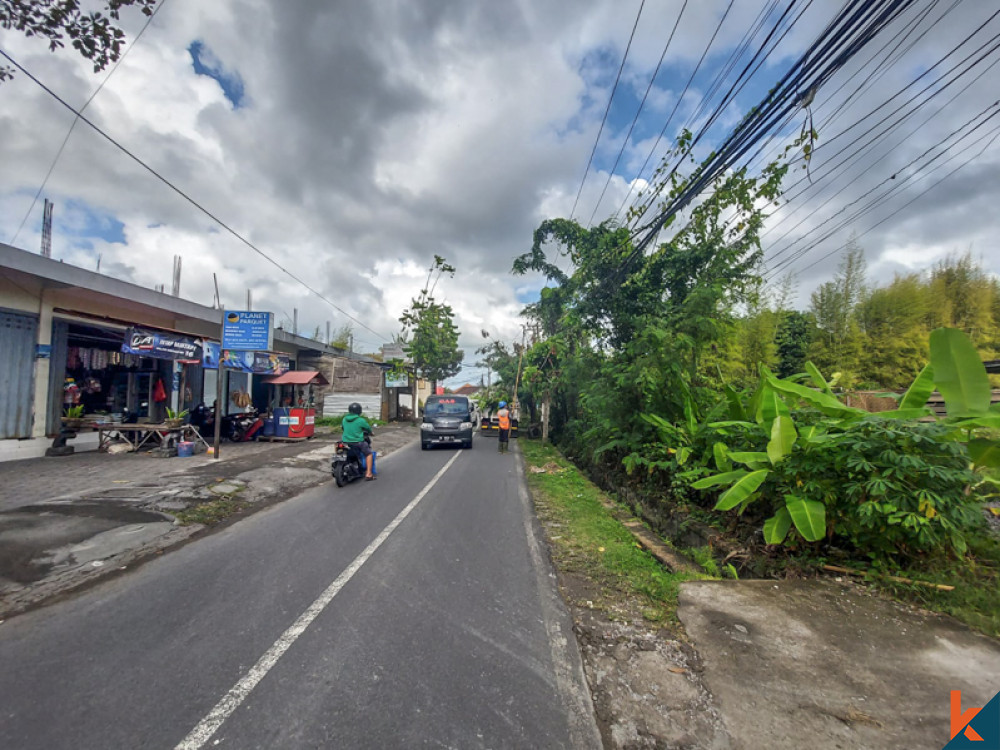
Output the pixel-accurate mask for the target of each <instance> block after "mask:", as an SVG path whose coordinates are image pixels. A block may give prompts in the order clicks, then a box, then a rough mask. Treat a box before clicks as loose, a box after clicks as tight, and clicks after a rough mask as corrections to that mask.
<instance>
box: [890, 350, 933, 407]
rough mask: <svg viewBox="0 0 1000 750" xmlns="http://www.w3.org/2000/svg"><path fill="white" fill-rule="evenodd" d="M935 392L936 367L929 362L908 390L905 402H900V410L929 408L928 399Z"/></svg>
mask: <svg viewBox="0 0 1000 750" xmlns="http://www.w3.org/2000/svg"><path fill="white" fill-rule="evenodd" d="M933 392H934V367H933V366H932V365H931V363H930V362H928V363H927V364H926V365H924V369H922V370H921V371H920V374H918V375H917V377H916V379H915V380H914V381H913V382H912V383H910V387H909V388H907V389H906V393H905V394H904V395H903V400H902V401H900V402H899V408H900V409H919V408H924V407H926V406H927V399H929V398H930V397H931V394H932V393H933Z"/></svg>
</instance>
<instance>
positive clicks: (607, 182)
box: [587, 0, 688, 225]
mask: <svg viewBox="0 0 1000 750" xmlns="http://www.w3.org/2000/svg"><path fill="white" fill-rule="evenodd" d="M687 4H688V0H684V5H682V6H681V12H680V13H678V14H677V20H676V21H675V22H674V28H673V29H671V30H670V36H669V37H668V38H667V43H666V44H665V45H664V46H663V52H662V54H661V55H660V60H659V62H658V63H656V68H655V70H653V75H652V76H651V77H650V79H649V85H648V86H647V87H646V93H644V94H643V95H642V101H641V102H639V109H637V110H636V113H635V117H633V118H632V124H631V125H629V128H628V133H626V134H625V140H624V141H622V147H621V149H619V151H618V156H616V157H615V163H614V166H612V167H611V170H610V171H609V172H608V179H607V180H605V182H604V187H603V188H602V189H601V195H600V197H599V198H598V199H597V203H596V204H595V205H594V210H593V211H592V212H591V214H590V218H589V219H588V220H587V224H588V225H590V224H593V223H594V216H596V215H597V209H598V208H600V207H601V201H603V200H604V194H605V193H606V192H607V191H608V185H610V184H611V178H612V177H613V176H614V174H615V170H616V169H618V163H619V162H620V161H621V158H622V154H624V153H625V147H626V146H628V139H629V138H631V137H632V130H633V129H634V128H635V124H636V123H637V122H638V121H639V115H641V114H642V108H643V107H645V106H646V98H647V97H648V96H649V92H650V90H651V89H652V88H653V84H654V83H656V76H657V74H658V73H659V72H660V67H661V66H662V65H663V59H664V58H665V57H666V56H667V50H668V49H670V43H671V42H672V41H673V40H674V34H676V33H677V27H678V26H680V23H681V18H683V17H684V10H685V9H686V8H687Z"/></svg>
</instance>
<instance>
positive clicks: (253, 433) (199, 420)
mask: <svg viewBox="0 0 1000 750" xmlns="http://www.w3.org/2000/svg"><path fill="white" fill-rule="evenodd" d="M191 424H192V425H194V426H195V427H196V428H198V432H200V433H201V435H202V437H204V438H206V439H209V438H210V437H211V436H212V435H213V434H214V432H215V410H214V409H213V408H211V407H208V406H205V404H198V406H196V407H195V408H194V409H193V410H192V411H191ZM263 427H264V420H263V419H261V417H260V412H258V411H257V410H256V409H254V408H250V409H248V410H247V411H245V412H242V413H239V414H227V415H225V416H223V417H222V424H221V425H220V426H219V434H220V436H221V437H222V438H223V439H224V440H229V441H230V442H233V443H245V442H247V441H249V440H256V439H257V438H258V437H259V436H260V431H261V430H262V429H263Z"/></svg>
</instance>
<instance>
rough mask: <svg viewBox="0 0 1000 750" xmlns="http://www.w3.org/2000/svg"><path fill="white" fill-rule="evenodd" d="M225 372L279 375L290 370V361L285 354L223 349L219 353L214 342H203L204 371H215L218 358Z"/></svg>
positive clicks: (217, 345)
mask: <svg viewBox="0 0 1000 750" xmlns="http://www.w3.org/2000/svg"><path fill="white" fill-rule="evenodd" d="M220 356H221V358H222V366H223V367H224V368H225V369H227V370H236V371H237V372H249V373H252V374H254V375H281V373H283V372H288V370H289V369H290V368H291V361H290V360H289V359H288V355H286V354H274V353H273V352H242V351H230V350H228V349H223V350H222V351H221V353H220V351H219V344H217V343H216V342H214V341H206V342H205V358H204V360H203V362H202V365H203V366H204V368H205V369H206V370H216V369H218V367H219V358H220Z"/></svg>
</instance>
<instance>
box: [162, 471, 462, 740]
mask: <svg viewBox="0 0 1000 750" xmlns="http://www.w3.org/2000/svg"><path fill="white" fill-rule="evenodd" d="M460 455H462V454H461V453H456V454H455V455H454V456H452V458H451V460H450V461H448V463H446V464H445V465H444V466H443V467H442V468H441V470H440V471H439V472H438V473H437V474H435V475H434V477H433V478H432V479H431V481H429V482H428V483H427V484H426V485H425V486H424V488H423V489H422V490H420V493H419V494H418V495H417V496H416V497H415V498H413V500H411V501H410V504H409V505H407V506H406V507H405V508H403V510H401V511H400V512H399V515H398V516H396V517H395V518H394V519H392V522H391V523H390V524H389V525H388V526H386V527H385V528H384V529H383V530H382V533H380V534H379V535H378V536H377V537H375V539H374V540H373V541H372V543H371V544H369V545H368V546H367V547H366V548H365V549H364V551H363V552H362V553H361V554H360V555H358V556H357V557H356V558H354V561H353V562H352V563H351V564H350V565H348V566H347V568H345V569H344V571H343V572H342V573H341V574H340V575H339V576H337V579H336V580H335V581H334V582H333V583H331V584H330V585H329V586H328V587H327V589H326V590H325V591H324V592H323V593H322V594H320V595H319V597H318V598H317V599H316V601H314V602H313V603H312V604H310V605H309V607H308V608H307V609H306V611H305V612H303V613H302V614H301V615H300V616H299V618H298V619H297V620H296V621H295V622H294V623H292V625H291V627H289V628H288V630H286V631H285V632H284V633H282V634H281V637H280V638H278V640H276V641H275V642H274V645H272V646H271V648H269V649H268V650H267V651H266V652H265V653H264V655H263V656H262V657H260V659H259V660H258V661H257V663H256V664H254V666H253V667H252V668H251V669H250V671H249V672H247V673H246V674H245V675H244V676H243V678H242V679H241V680H240V681H239V682H237V683H236V684H235V685H234V686H233V687H232V689H230V691H229V692H228V693H226V695H225V696H223V698H222V700H220V701H219V702H218V703H217V704H216V706H215V708H213V709H212V710H211V711H210V712H209V714H208V715H207V716H206V717H205V718H204V719H202V720H201V721H200V722H199V723H198V726H196V727H195V728H194V729H192V730H191V733H190V734H189V735H188V736H187V737H185V738H184V739H183V740H182V741H181V742H180V743H178V745H177V747H176V748H174V750H200V749H201V748H202V747H204V746H205V743H206V742H208V740H209V739H211V737H212V735H213V734H215V733H216V732H217V731H218V729H219V727H221V726H222V724H223V722H225V720H226V719H228V718H229V717H230V716H231V715H232V713H233V712H234V711H235V710H236V709H237V708H239V707H240V704H242V703H243V701H245V700H246V699H247V696H249V695H250V693H251V692H252V691H253V689H254V688H255V687H257V684H258V683H259V682H260V681H261V680H262V679H264V677H265V675H267V673H268V672H269V671H270V670H271V668H272V667H273V666H274V665H275V664H277V663H278V660H279V659H280V658H281V657H282V655H283V654H284V653H285V652H286V651H287V650H288V649H289V648H290V647H291V645H292V644H293V643H295V641H296V640H297V639H298V637H299V636H300V635H302V634H303V633H304V632H305V631H306V628H308V627H309V625H310V624H311V623H312V621H313V620H315V619H316V618H317V617H319V614H320V613H321V612H322V611H323V610H324V609H326V606H327V605H328V604H329V603H330V602H331V601H333V598H334V597H335V596H336V595H337V594H338V593H339V592H340V590H341V589H342V588H344V586H345V585H346V584H347V582H348V581H350V580H351V578H353V577H354V574H355V573H357V572H358V571H359V570H360V569H361V566H363V565H364V564H365V563H366V562H368V559H369V558H370V557H371V556H372V555H373V554H375V550H377V549H378V548H379V547H381V546H382V543H383V542H384V541H385V540H386V539H388V538H389V535H390V534H392V532H393V531H395V530H396V527H397V526H399V524H401V523H402V522H403V520H404V519H405V518H406V517H407V516H408V515H410V513H411V512H412V511H413V509H414V508H416V507H417V505H418V503H420V501H421V500H423V499H424V496H425V495H426V494H427V493H428V492H430V491H431V488H432V487H433V486H434V485H435V484H437V481H438V480H439V479H440V478H441V477H442V476H444V473H445V472H446V471H448V469H450V468H451V465H452V464H453V463H455V460H456V459H457V458H458V457H459V456H460Z"/></svg>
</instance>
